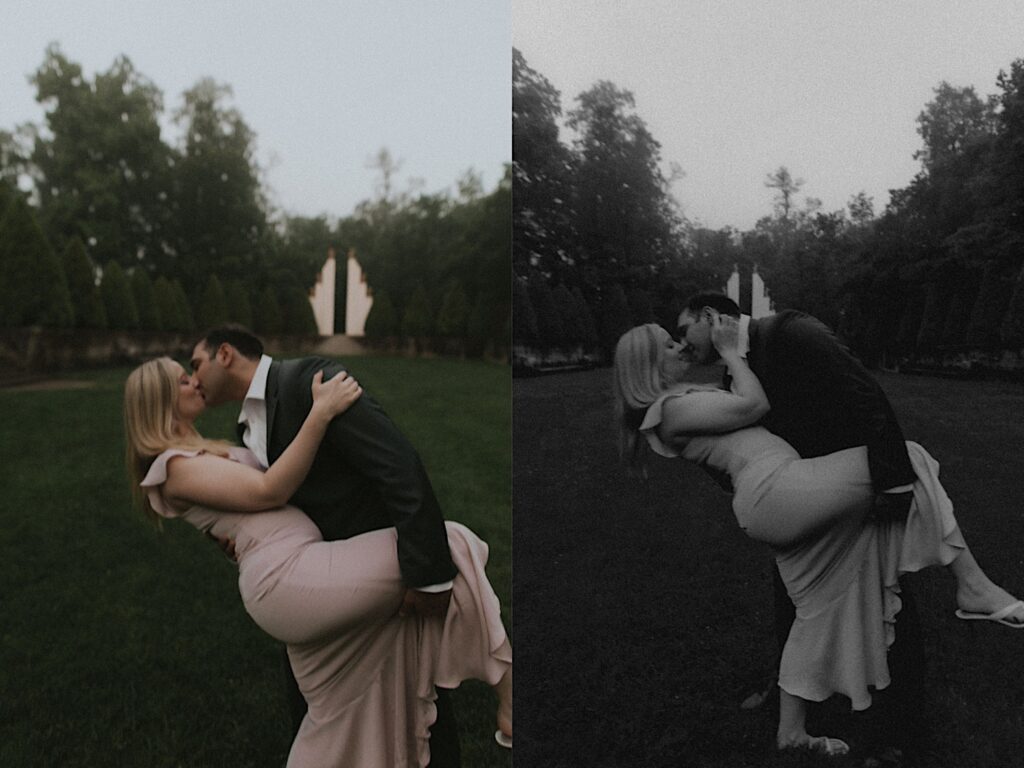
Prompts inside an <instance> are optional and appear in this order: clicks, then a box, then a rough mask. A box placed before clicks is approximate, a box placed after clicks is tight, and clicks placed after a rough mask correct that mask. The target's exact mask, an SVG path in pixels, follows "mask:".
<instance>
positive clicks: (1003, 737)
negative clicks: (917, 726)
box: [513, 369, 1024, 768]
mask: <svg viewBox="0 0 1024 768" xmlns="http://www.w3.org/2000/svg"><path fill="white" fill-rule="evenodd" d="M880 380H881V383H882V386H883V387H884V388H885V390H886V391H887V392H888V393H889V395H890V398H891V399H892V402H893V405H894V407H895V409H896V412H897V414H898V415H899V417H900V419H901V422H902V424H903V426H904V431H905V433H906V436H907V438H908V439H911V440H916V441H918V442H920V443H921V444H922V445H924V446H925V447H926V448H927V449H928V450H929V451H930V452H931V453H932V455H933V456H935V458H936V459H937V460H938V461H939V463H940V465H941V467H942V470H941V479H942V482H943V484H944V485H945V487H946V490H947V492H948V493H949V495H950V497H951V499H952V500H953V504H954V506H955V508H956V515H957V518H958V520H959V522H960V525H961V528H962V530H963V532H964V535H965V537H966V539H967V541H968V542H969V544H970V546H971V549H972V550H973V552H974V554H975V555H976V557H977V559H978V561H979V562H980V563H981V565H982V566H983V567H984V568H985V569H986V570H987V572H988V573H989V574H990V575H991V576H992V578H993V579H995V580H996V581H998V582H1000V583H1001V584H1003V585H1004V586H1005V587H1006V588H1007V589H1009V590H1010V591H1011V592H1014V593H1016V594H1017V595H1018V596H1022V597H1024V554H1022V546H1024V514H1022V512H1024V506H1022V498H1024V497H1022V494H1021V491H1020V484H1021V478H1024V450H1022V449H1021V447H1022V446H1024V418H1022V413H1024V387H1021V386H1020V385H1019V384H1017V385H1015V384H1009V383H999V382H963V381H949V380H941V379H928V378H918V377H910V376H896V375H883V376H881V377H880ZM513 402H514V410H513V416H514V431H513V440H514V444H515V452H514V456H513V496H514V501H515V503H514V512H513V514H514V517H515V546H516V557H515V567H516V576H515V584H514V598H515V601H516V604H517V606H518V607H519V611H518V613H517V616H516V632H517V639H518V646H517V655H516V664H517V666H516V708H517V735H516V741H517V743H516V751H517V760H521V761H522V763H523V765H543V766H545V768H570V767H573V766H578V765H595V766H596V765H600V766H645V768H661V766H666V767H667V766H672V767H673V768H676V767H678V766H702V767H707V768H711V767H719V768H760V767H761V766H802V765H806V766H812V765H825V764H826V763H827V764H828V765H830V766H835V767H836V768H847V767H852V766H858V767H859V766H860V765H862V764H863V762H862V761H858V760H856V759H853V758H843V759H840V758H837V759H833V760H828V761H826V760H824V759H823V758H816V757H811V756H807V755H802V756H801V755H779V754H777V753H776V752H775V750H774V748H773V746H774V729H775V724H776V720H775V714H774V713H773V712H772V711H771V708H770V707H765V708H763V709H761V710H758V711H755V712H743V711H741V710H740V709H739V706H738V705H739V702H740V701H742V700H743V698H744V697H745V696H746V695H747V694H748V693H750V692H752V691H753V690H755V689H756V686H758V685H762V684H763V683H764V682H765V680H766V679H767V678H768V676H769V675H770V673H771V667H772V664H773V661H774V653H775V641H774V635H773V631H772V621H773V618H772V617H773V611H772V589H771V580H770V573H771V572H770V568H771V567H772V566H771V560H770V555H769V552H768V549H767V548H766V547H765V546H764V545H761V544H759V543H757V542H755V541H752V540H750V539H748V538H746V537H745V536H744V535H743V534H742V532H741V531H740V530H739V527H738V526H737V525H736V522H735V519H734V517H733V514H732V510H731V508H730V500H729V496H728V495H727V494H725V493H723V492H722V491H721V490H720V489H719V488H718V487H717V485H716V484H715V483H714V482H713V481H712V480H711V479H710V478H709V477H707V476H706V475H705V473H704V472H703V471H702V470H700V469H699V468H697V467H695V466H691V465H688V464H686V463H685V462H682V461H680V460H670V459H655V460H654V461H653V463H652V466H651V476H650V479H649V481H648V482H647V483H646V484H642V483H640V482H637V481H632V480H629V479H627V478H626V477H625V475H624V473H623V470H622V468H621V466H620V465H619V463H618V460H617V457H616V444H615V432H614V430H613V427H612V418H613V416H612V401H611V374H610V371H609V370H608V369H603V370H595V371H588V372H584V373H574V374H563V375H556V376H547V377H540V378H535V379H522V380H516V381H515V382H514V385H513ZM908 580H909V582H910V585H911V589H912V590H913V592H914V594H915V595H916V597H917V602H918V607H919V612H920V615H921V623H922V627H923V633H924V642H925V648H926V655H927V663H928V668H927V679H926V691H927V697H928V700H927V702H926V704H927V707H926V709H925V713H926V717H927V720H928V722H929V723H930V724H931V726H932V728H933V734H932V736H931V738H930V739H929V740H927V742H925V743H924V744H923V745H922V750H923V751H924V759H923V760H922V762H919V763H917V765H924V766H928V767H929V768H945V767H947V766H948V767H949V768H952V767H953V766H966V765H976V766H985V767H986V768H1015V767H1016V766H1019V765H1021V754H1022V753H1024V714H1022V713H1024V653H1022V650H1024V632H1021V631H1014V630H1011V629H1007V628H1004V627H999V626H996V625H993V624H986V625H983V626H977V625H978V624H981V622H974V623H971V624H968V623H967V622H963V621H959V620H957V619H956V618H955V617H954V615H953V610H954V608H955V604H954V582H953V579H952V577H951V576H950V575H949V574H948V573H947V572H945V571H942V570H940V569H935V568H933V569H928V570H927V571H924V572H922V573H919V574H914V575H913V576H911V577H908ZM848 711H849V704H848V702H844V701H843V700H841V699H840V698H839V697H837V698H836V699H835V700H834V701H833V702H831V706H826V707H822V708H815V710H814V712H813V714H812V717H811V719H810V726H811V728H812V729H814V730H812V732H818V733H828V734H829V735H833V736H838V737H845V738H847V739H849V740H850V742H851V744H852V745H853V746H854V747H859V746H860V745H861V744H863V739H862V738H860V737H859V734H862V733H864V727H865V726H864V722H863V720H861V719H859V717H860V716H858V717H852V716H850V715H849V714H848ZM877 711H878V710H876V713H877ZM869 717H870V716H869ZM869 722H870V721H869Z"/></svg>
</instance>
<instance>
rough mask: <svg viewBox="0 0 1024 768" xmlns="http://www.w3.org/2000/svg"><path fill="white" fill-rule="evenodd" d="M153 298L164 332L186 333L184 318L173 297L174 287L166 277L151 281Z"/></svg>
mask: <svg viewBox="0 0 1024 768" xmlns="http://www.w3.org/2000/svg"><path fill="white" fill-rule="evenodd" d="M153 296H154V298H155V300H156V306H157V311H158V312H159V314H160V321H161V324H162V326H163V330H165V331H177V332H179V333H180V332H183V331H187V330H188V328H187V327H186V326H187V322H186V321H185V318H184V317H182V314H181V308H180V307H179V306H178V302H177V300H176V298H175V295H174V286H173V285H171V281H170V280H168V279H167V278H166V277H158V278H157V279H156V280H154V281H153Z"/></svg>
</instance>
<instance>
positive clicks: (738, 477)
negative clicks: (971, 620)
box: [640, 391, 966, 710]
mask: <svg viewBox="0 0 1024 768" xmlns="http://www.w3.org/2000/svg"><path fill="white" fill-rule="evenodd" d="M686 394H687V392H686V391H676V392H670V393H668V394H666V395H663V396H662V397H661V398H660V399H659V400H658V401H657V402H655V403H654V404H653V405H651V406H650V408H648V410H647V413H646V415H645V418H644V421H643V423H642V424H641V427H640V430H641V431H642V432H643V434H644V435H645V437H646V438H647V441H648V444H649V445H650V446H651V448H652V449H653V450H654V451H655V452H656V453H658V454H660V455H662V456H670V457H681V458H684V459H688V460H690V461H693V462H696V463H698V464H701V465H706V466H708V467H710V468H712V469H713V470H716V471H719V472H725V473H727V474H728V475H729V477H730V478H731V480H732V485H733V491H734V492H733V502H732V506H733V513H734V514H735V516H736V520H737V522H738V523H739V525H740V527H741V528H743V530H744V531H745V532H746V533H747V535H748V536H750V537H751V538H754V539H757V540H758V541H764V542H765V543H768V544H769V545H770V546H771V547H772V549H773V552H774V554H775V560H776V562H777V564H778V568H779V574H780V575H781V576H782V580H783V582H784V583H785V585H786V589H787V592H788V593H789V596H790V598H791V599H792V600H793V604H794V605H795V606H796V619H795V621H794V622H793V627H792V629H791V630H790V633H789V638H788V640H787V641H786V646H785V648H784V649H783V653H782V660H781V663H780V667H779V685H780V687H781V688H782V689H783V690H784V691H786V692H788V693H791V694H793V695H794V696H799V697H800V698H802V699H807V700H809V701H823V700H825V699H827V698H829V697H830V696H831V695H832V694H834V693H841V694H843V695H845V696H847V697H849V699H850V701H851V703H852V705H853V708H854V709H857V710H861V709H867V707H868V706H870V704H871V694H870V691H869V686H874V687H875V688H877V689H882V688H885V687H887V686H888V685H889V684H890V682H891V679H890V676H889V667H888V664H887V653H888V648H889V646H890V645H892V642H893V640H894V639H895V633H894V629H893V626H894V622H895V620H896V614H897V613H898V612H899V610H900V605H901V603H900V598H899V591H900V588H899V582H898V578H899V575H900V574H902V573H910V572H914V571H918V570H920V569H922V568H925V567H927V566H930V565H948V564H949V563H951V562H952V561H953V560H954V559H955V558H956V556H957V555H958V554H959V552H960V551H961V550H962V549H963V548H964V547H965V546H966V545H965V543H964V540H963V537H962V536H961V534H960V529H959V527H958V526H957V522H956V519H955V518H954V516H953V505H952V503H951V502H950V500H949V498H948V497H947V496H946V493H945V491H944V490H943V488H942V486H941V484H940V483H939V465H938V463H937V462H936V461H935V460H934V459H933V458H932V457H931V456H930V455H929V454H928V452H927V451H925V449H924V448H922V447H921V446H920V445H918V444H917V443H913V442H908V443H907V451H908V453H909V455H910V460H911V463H912V464H913V466H914V470H915V471H916V473H917V481H916V482H915V483H914V501H913V504H912V505H911V509H910V513H909V515H908V517H907V519H906V521H901V522H894V521H891V520H890V521H883V522H878V521H876V520H874V519H872V518H871V517H870V516H869V514H868V513H869V511H870V509H871V505H872V499H873V497H874V491H873V490H872V486H871V476H870V472H869V470H868V461H867V448H866V447H864V446H861V447H858V448H850V449H847V450H843V451H837V452H836V453H830V454H828V455H826V456H821V457H818V458H814V459H801V458H800V456H799V455H798V454H797V452H796V451H795V450H794V449H793V447H792V446H791V445H790V444H789V443H787V442H786V441H785V440H783V439H782V438H780V437H778V436H777V435H773V434H772V433H771V432H768V431H767V430H765V429H763V428H761V427H748V428H746V429H739V430H736V431H735V432H729V433H726V434H721V435H701V436H697V437H692V438H690V439H689V440H688V441H687V442H685V444H682V443H681V444H680V445H678V446H669V445H666V444H665V443H663V442H662V441H661V440H660V439H659V437H658V435H657V427H658V425H659V424H660V423H661V419H662V408H663V407H664V404H665V402H666V401H667V400H669V399H671V398H676V397H685V396H686ZM796 530H799V531H800V532H801V533H800V535H793V536H791V537H790V538H788V539H787V535H789V534H785V535H781V536H780V532H790V531H796Z"/></svg>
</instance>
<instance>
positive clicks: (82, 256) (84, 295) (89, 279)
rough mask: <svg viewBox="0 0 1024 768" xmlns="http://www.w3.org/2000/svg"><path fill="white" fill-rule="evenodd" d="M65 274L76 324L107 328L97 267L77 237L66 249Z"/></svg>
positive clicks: (78, 325) (77, 325)
mask: <svg viewBox="0 0 1024 768" xmlns="http://www.w3.org/2000/svg"><path fill="white" fill-rule="evenodd" d="M64 274H65V275H66V276H67V279H68V292H69V293H70V294H71V303H72V307H73V308H74V315H75V326H76V327H78V328H106V327H107V314H106V311H105V310H104V309H103V300H102V299H101V298H100V290H99V287H98V286H97V285H96V269H95V268H94V267H93V264H92V261H91V260H90V259H89V255H88V254H87V253H86V252H85V246H84V245H82V241H81V240H79V239H78V238H77V237H73V238H71V240H70V241H68V245H67V247H66V248H65V249H64Z"/></svg>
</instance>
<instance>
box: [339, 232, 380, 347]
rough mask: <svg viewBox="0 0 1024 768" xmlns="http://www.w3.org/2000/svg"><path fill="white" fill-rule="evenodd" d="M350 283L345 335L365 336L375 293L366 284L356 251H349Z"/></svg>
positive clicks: (347, 292)
mask: <svg viewBox="0 0 1024 768" xmlns="http://www.w3.org/2000/svg"><path fill="white" fill-rule="evenodd" d="M347 269H348V283H347V286H346V291H345V335H346V336H365V335H366V331H365V328H366V316H367V315H369V314H370V307H372V306H373V293H372V292H371V291H370V286H369V285H367V284H366V275H365V274H363V268H362V267H360V266H359V262H358V261H356V252H355V251H353V250H350V251H349V252H348V264H347Z"/></svg>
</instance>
